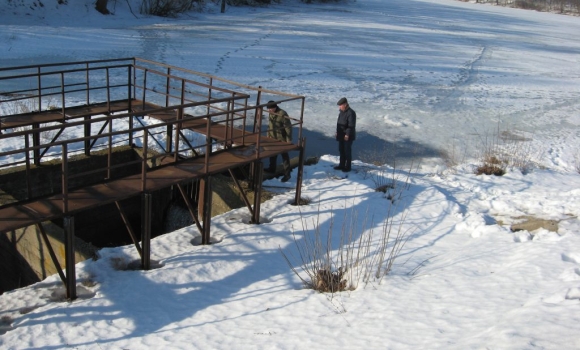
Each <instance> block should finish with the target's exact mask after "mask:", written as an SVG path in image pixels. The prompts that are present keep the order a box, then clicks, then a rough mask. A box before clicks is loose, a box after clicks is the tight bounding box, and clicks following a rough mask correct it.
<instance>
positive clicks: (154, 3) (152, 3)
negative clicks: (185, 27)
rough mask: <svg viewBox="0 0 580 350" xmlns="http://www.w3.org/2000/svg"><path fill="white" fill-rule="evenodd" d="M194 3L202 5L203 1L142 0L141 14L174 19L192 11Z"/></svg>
mask: <svg viewBox="0 0 580 350" xmlns="http://www.w3.org/2000/svg"><path fill="white" fill-rule="evenodd" d="M196 3H203V0H143V2H142V3H141V13H144V14H148V15H154V16H160V17H175V16H177V15H178V14H180V13H184V12H187V11H189V10H191V9H193V8H194V6H195V4H196Z"/></svg>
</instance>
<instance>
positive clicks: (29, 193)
mask: <svg viewBox="0 0 580 350" xmlns="http://www.w3.org/2000/svg"><path fill="white" fill-rule="evenodd" d="M23 136H24V149H25V152H24V159H25V162H26V198H27V199H30V198H32V187H31V185H30V181H31V180H30V179H31V177H30V151H29V150H28V147H30V141H28V134H26V135H23Z"/></svg>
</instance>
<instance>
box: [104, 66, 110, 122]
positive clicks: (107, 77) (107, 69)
mask: <svg viewBox="0 0 580 350" xmlns="http://www.w3.org/2000/svg"><path fill="white" fill-rule="evenodd" d="M105 74H106V82H107V88H106V89H107V112H109V114H110V113H111V83H110V81H109V67H107V68H105Z"/></svg>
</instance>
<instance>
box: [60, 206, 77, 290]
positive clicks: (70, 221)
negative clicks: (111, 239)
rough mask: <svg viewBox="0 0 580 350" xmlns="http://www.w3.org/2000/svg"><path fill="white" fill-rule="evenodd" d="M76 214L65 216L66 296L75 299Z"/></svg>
mask: <svg viewBox="0 0 580 350" xmlns="http://www.w3.org/2000/svg"><path fill="white" fill-rule="evenodd" d="M74 219H75V218H74V216H65V217H64V218H63V223H64V233H65V240H64V250H65V270H66V298H67V299H68V300H74V299H76V298H77V288H76V287H77V286H76V284H77V282H76V272H75V241H74V239H75V220H74Z"/></svg>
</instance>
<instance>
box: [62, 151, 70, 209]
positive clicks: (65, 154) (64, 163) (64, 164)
mask: <svg viewBox="0 0 580 350" xmlns="http://www.w3.org/2000/svg"><path fill="white" fill-rule="evenodd" d="M61 168H62V174H61V180H62V212H63V214H67V213H68V145H67V144H66V143H63V144H62V163H61Z"/></svg>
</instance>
